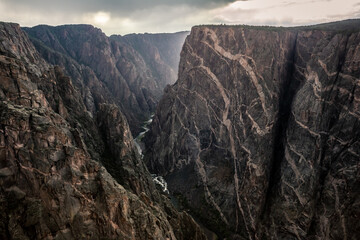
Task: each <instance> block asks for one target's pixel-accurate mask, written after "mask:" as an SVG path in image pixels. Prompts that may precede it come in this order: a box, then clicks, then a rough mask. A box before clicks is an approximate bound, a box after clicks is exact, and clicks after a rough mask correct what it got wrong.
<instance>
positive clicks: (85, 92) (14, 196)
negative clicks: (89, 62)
mask: <svg viewBox="0 0 360 240" xmlns="http://www.w3.org/2000/svg"><path fill="white" fill-rule="evenodd" d="M49 53H51V51H50V50H49ZM56 56H59V57H63V56H62V55H58V54H54V57H56ZM62 59H63V60H64V61H65V63H66V64H69V65H65V64H64V66H70V67H72V66H73V67H78V66H80V65H76V64H73V65H71V64H72V60H71V59H68V58H66V57H64V58H62ZM71 71H73V69H67V70H66V72H71ZM76 71H79V73H81V74H87V73H88V74H89V75H88V76H89V79H88V80H89V82H87V83H88V85H87V86H88V88H89V89H91V88H92V87H93V88H94V89H95V88H97V89H98V90H96V91H95V90H94V89H92V90H91V91H90V90H89V89H87V88H82V87H81V86H82V85H81V81H79V79H75V78H72V77H69V76H68V75H67V74H66V73H65V72H64V70H63V69H62V68H60V67H54V66H53V65H51V64H48V63H47V62H46V61H45V60H44V59H43V58H41V57H40V54H39V53H38V52H37V51H36V49H35V47H34V46H33V44H32V43H31V42H30V40H29V38H28V37H27V35H26V34H25V33H24V32H23V31H22V30H21V29H20V27H19V26H18V25H16V24H9V23H0V239H4V240H10V239H133V240H137V239H205V236H204V235H203V233H202V230H201V229H200V228H199V226H198V225H197V224H196V223H195V222H194V220H193V219H192V218H191V217H190V216H189V215H188V214H187V213H185V212H178V211H177V210H175V209H174V207H173V206H172V205H171V203H170V202H169V200H168V199H167V198H166V197H164V196H163V195H162V194H160V193H159V192H158V190H157V189H156V187H155V185H154V183H153V180H152V178H151V175H150V174H149V172H148V170H147V169H146V167H145V165H144V164H143V162H142V161H141V159H140V158H139V156H138V154H137V151H136V150H135V147H134V145H133V138H132V135H131V132H130V129H129V126H128V124H127V121H126V118H125V116H124V115H123V114H122V112H121V110H120V107H119V106H118V105H117V104H116V101H114V100H112V98H111V97H109V96H106V95H104V96H102V95H101V94H103V92H102V91H105V90H104V88H103V87H104V86H103V85H102V84H101V83H99V82H97V81H96V78H95V76H94V75H92V74H93V73H92V72H91V71H88V69H87V68H86V67H84V68H81V69H80V70H79V69H77V70H76ZM76 71H75V70H74V72H76ZM89 91H90V93H89ZM105 93H106V92H105ZM90 95H91V96H92V97H89V96H90ZM101 97H103V99H102V101H97V100H98V99H101ZM89 106H93V108H91V107H89Z"/></svg>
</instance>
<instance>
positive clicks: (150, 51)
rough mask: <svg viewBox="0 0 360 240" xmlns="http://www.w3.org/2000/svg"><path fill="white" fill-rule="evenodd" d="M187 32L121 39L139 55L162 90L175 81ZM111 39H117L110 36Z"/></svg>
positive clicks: (131, 35)
mask: <svg viewBox="0 0 360 240" xmlns="http://www.w3.org/2000/svg"><path fill="white" fill-rule="evenodd" d="M187 35H189V32H178V33H160V34H147V33H145V34H129V35H125V36H124V37H122V39H123V41H126V42H127V43H128V44H129V45H131V46H132V47H133V48H134V49H136V51H137V52H139V53H140V54H141V56H142V57H143V59H144V60H145V62H146V64H147V65H148V66H149V68H150V70H151V73H152V75H153V76H155V77H156V78H157V81H158V83H159V84H160V86H161V87H162V88H164V87H165V86H166V85H167V84H173V83H174V82H175V81H176V79H177V73H178V67H179V62H180V52H181V48H182V45H183V44H184V41H185V38H186V36H187ZM111 38H118V36H112V37H111Z"/></svg>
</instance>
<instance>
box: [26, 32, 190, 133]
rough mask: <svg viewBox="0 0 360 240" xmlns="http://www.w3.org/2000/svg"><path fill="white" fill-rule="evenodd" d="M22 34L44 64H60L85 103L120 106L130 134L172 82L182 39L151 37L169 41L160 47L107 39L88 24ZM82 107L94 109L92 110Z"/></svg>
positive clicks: (176, 36) (178, 36)
mask: <svg viewBox="0 0 360 240" xmlns="http://www.w3.org/2000/svg"><path fill="white" fill-rule="evenodd" d="M24 30H25V31H26V32H27V33H28V34H29V35H30V37H31V40H32V42H33V43H34V45H35V47H36V48H37V50H38V51H39V52H40V53H41V55H42V56H43V57H44V59H45V60H46V61H48V62H49V63H51V64H54V65H59V66H62V67H63V68H64V71H65V73H66V74H68V75H69V76H71V77H72V79H74V81H75V84H76V86H77V87H78V88H79V89H81V91H82V95H83V98H87V99H89V100H87V101H88V102H92V100H91V99H92V98H95V101H96V102H103V101H105V102H110V101H111V102H114V103H116V104H117V105H118V106H120V107H121V109H122V112H123V113H124V114H125V116H126V118H127V119H128V120H129V123H130V128H131V129H132V132H133V133H134V134H137V133H138V132H139V131H140V130H141V125H142V123H143V122H144V121H145V120H146V119H148V117H149V116H150V114H151V113H152V112H154V111H155V107H156V104H157V103H158V101H159V99H160V97H161V95H162V93H163V89H164V87H165V86H166V84H168V83H169V82H174V81H175V78H176V75H175V74H174V72H175V71H177V64H178V59H179V56H177V55H179V53H180V49H181V46H182V44H183V41H184V39H185V36H186V33H175V34H168V35H167V34H164V35H161V34H159V35H154V36H153V37H154V38H157V40H159V41H160V40H161V42H163V43H166V42H169V43H168V44H167V45H166V44H164V45H162V46H160V45H156V44H155V42H152V41H143V39H146V37H147V36H148V34H147V35H144V37H142V35H141V34H139V35H134V36H132V37H123V36H112V37H110V38H109V37H107V36H106V35H105V34H104V33H103V32H101V30H100V29H97V28H94V27H93V26H90V25H65V26H58V27H50V26H44V25H40V26H36V27H33V28H24ZM151 36H152V35H149V37H150V38H151ZM138 39H140V40H138ZM133 42H136V43H133ZM142 44H143V45H142ZM133 45H134V46H136V48H135V47H133ZM142 47H146V50H147V51H144V49H143V48H142ZM172 49H173V50H172ZM172 54H177V55H176V56H173V55H172ZM176 60H177V62H176ZM168 62H169V63H168ZM174 66H176V69H173V67H174ZM86 106H87V108H88V110H89V111H90V112H92V111H94V106H92V105H89V104H87V105H86Z"/></svg>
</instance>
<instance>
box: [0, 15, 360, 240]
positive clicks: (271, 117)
mask: <svg viewBox="0 0 360 240" xmlns="http://www.w3.org/2000/svg"><path fill="white" fill-rule="evenodd" d="M359 77H360V20H346V21H341V22H334V23H327V24H320V25H314V26H306V27H290V28H284V27H268V26H245V25H239V26H226V25H217V26H214V25H201V26H194V27H193V28H192V29H191V32H178V33H163V34H147V33H145V34H129V35H124V36H120V35H112V36H110V37H108V36H106V35H105V34H104V33H103V32H102V31H101V30H100V29H98V28H95V27H93V26H91V25H63V26H56V27H52V26H46V25H39V26H36V27H32V28H21V27H20V26H19V25H18V24H14V23H2V22H0V210H1V213H0V239H5V240H10V239H49V240H50V239H77V238H78V239H129V240H130V239H132V240H135V239H184V240H185V239H186V240H187V239H189V240H190V239H195V240H205V239H239V240H245V239H246V240H248V239H251V240H255V239H297V240H298V239H301V240H302V239H309V240H312V239H314V240H315V239H357V236H358V235H359V234H360V223H359V221H358V219H359V218H360V207H359V206H360V188H359V186H360V161H359V160H360V122H359V119H360V78H359ZM150 118H152V120H151V119H150ZM149 119H150V120H149ZM136 136H138V137H136ZM135 137H136V138H135ZM134 138H135V140H134ZM140 145H141V148H140Z"/></svg>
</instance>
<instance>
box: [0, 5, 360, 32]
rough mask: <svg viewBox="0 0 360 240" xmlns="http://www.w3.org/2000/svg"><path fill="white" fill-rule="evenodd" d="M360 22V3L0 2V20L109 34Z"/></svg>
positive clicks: (25, 24)
mask: <svg viewBox="0 0 360 240" xmlns="http://www.w3.org/2000/svg"><path fill="white" fill-rule="evenodd" d="M348 18H360V0H303V1H300V0H271V1H269V0H248V1H232V0H128V1H126V0H0V21H5V22H16V23H19V24H20V25H21V26H35V25H39V24H48V25H62V24H76V23H87V24H92V25H95V26H97V27H99V28H101V29H102V30H103V31H104V32H105V33H106V34H107V35H111V34H127V33H134V32H135V33H143V32H152V33H153V32H176V31H182V30H190V29H191V26H194V25H198V24H221V23H225V24H251V25H276V26H296V25H308V24H314V23H321V22H330V21H337V20H343V19H348Z"/></svg>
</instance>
